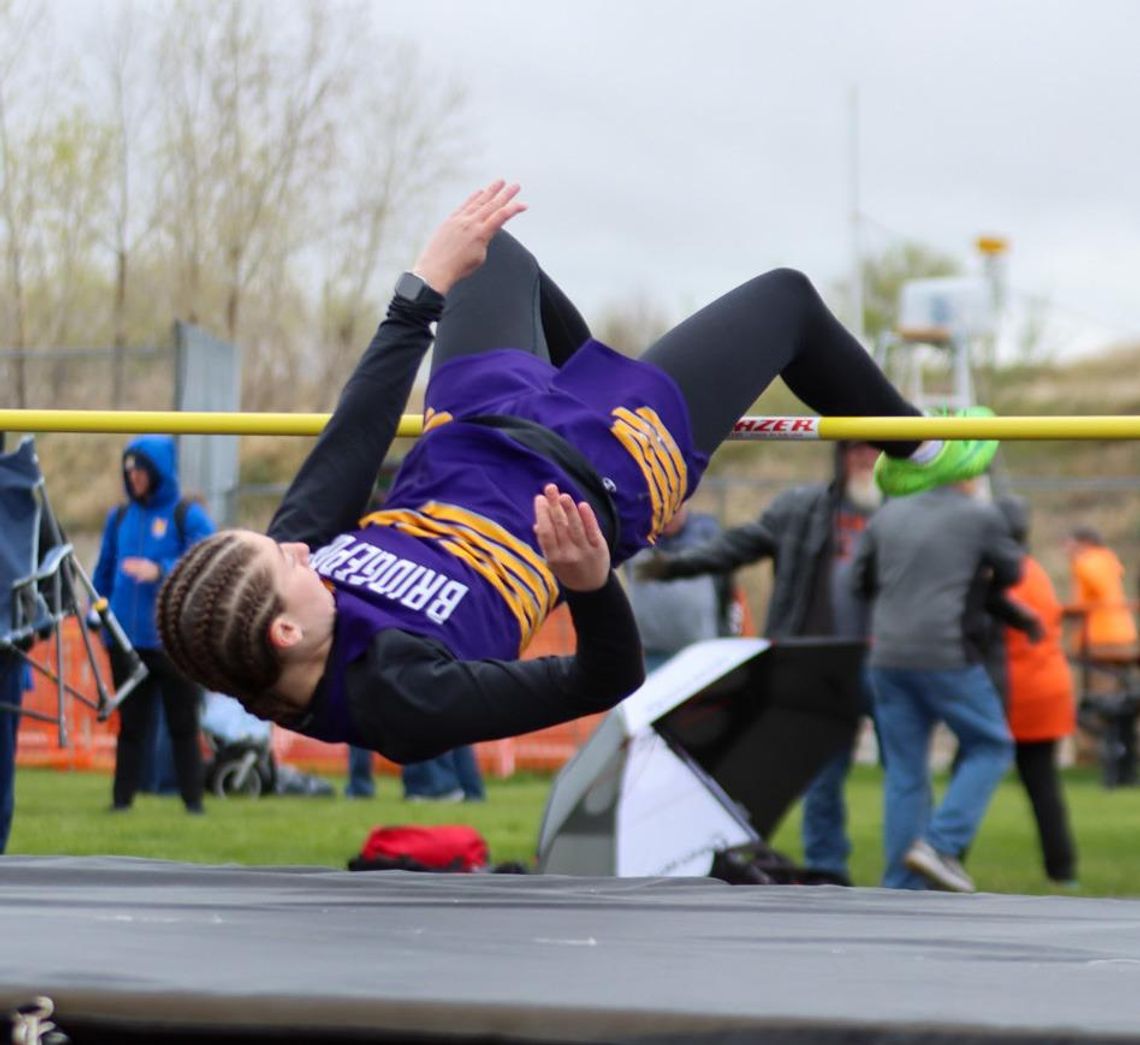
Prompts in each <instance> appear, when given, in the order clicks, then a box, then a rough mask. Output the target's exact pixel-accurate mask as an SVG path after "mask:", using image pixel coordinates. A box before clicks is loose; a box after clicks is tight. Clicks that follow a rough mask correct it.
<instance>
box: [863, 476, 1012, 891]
mask: <svg viewBox="0 0 1140 1045" xmlns="http://www.w3.org/2000/svg"><path fill="white" fill-rule="evenodd" d="M975 492H976V480H971V481H970V482H965V483H957V484H954V485H952V486H945V487H941V488H938V489H935V490H931V491H929V492H926V493H920V494H916V495H913V496H910V497H904V498H900V499H898V500H894V501H891V502H889V503H888V504H887V505H886V506H885V507H884V508H883V509H882V511H880V512H879V513H878V514H877V515H876V516H875V518H874V519H873V520H872V521H871V524H870V525H869V526H868V528H867V532H866V534H865V535H864V538H863V543H862V545H861V546H860V549H859V552H858V554H857V556H856V560H855V567H854V571H853V572H854V580H855V583H856V586H857V590H858V591H859V592H861V593H862V594H863V595H864V596H865V597H868V598H872V599H873V608H872V615H871V654H870V669H871V670H870V677H871V687H872V689H873V691H874V695H875V719H876V722H877V724H878V727H879V737H880V740H881V743H882V745H883V749H884V758H885V762H886V789H885V795H884V847H885V850H886V871H885V873H884V876H883V885H885V886H887V887H889V888H900V889H922V888H927V887H929V886H931V885H933V886H935V887H937V888H942V889H949V890H952V891H955V892H973V891H974V883H973V881H972V880H971V878H970V876H969V875H968V874H967V873H966V872H965V870H964V869H963V868H962V865H961V863H960V862H959V857H960V856H961V854H962V853H963V851H964V850H965V849H966V848H967V847H968V846H969V844H970V842H971V841H972V839H973V837H974V835H975V833H976V832H977V829H978V827H979V826H980V824H981V821H982V817H983V816H984V815H985V811H986V808H987V807H988V805H989V802H990V798H991V797H992V796H993V792H994V789H995V788H996V787H997V785H998V782H999V781H1000V780H1001V777H1002V775H1003V774H1004V773H1005V771H1006V769H1007V767H1008V766H1009V764H1010V761H1011V759H1012V755H1013V743H1012V740H1011V738H1010V734H1009V727H1008V726H1007V725H1006V721H1005V715H1004V712H1003V710H1002V706H1001V700H1000V698H999V697H998V694H997V691H996V690H995V689H994V686H993V683H992V682H991V681H990V678H989V676H988V674H987V673H986V670H985V668H984V667H983V665H982V663H981V659H982V652H981V651H980V650H979V649H978V648H977V645H976V642H975V636H973V635H972V634H971V628H970V622H971V621H975V620H977V619H978V618H979V617H980V616H981V614H980V612H979V611H980V609H981V607H982V606H983V605H984V604H985V603H986V601H987V598H988V595H989V593H990V591H991V590H993V589H997V590H1004V589H1005V588H1007V587H1009V586H1010V585H1012V584H1014V583H1015V582H1016V581H1017V580H1018V578H1019V576H1020V574H1021V562H1022V554H1023V552H1022V549H1021V547H1020V546H1019V545H1018V544H1017V542H1016V541H1015V540H1014V539H1013V537H1012V535H1011V534H1010V532H1009V528H1008V526H1007V524H1006V522H1005V519H1004V518H1003V516H1002V514H1001V512H1000V511H998V509H997V508H996V507H994V506H993V505H992V504H985V503H981V502H980V501H978V500H976V499H975V497H974V494H975ZM940 721H941V722H945V723H946V725H947V726H949V728H950V730H951V732H952V733H954V735H955V736H956V737H957V740H958V746H959V761H958V766H957V770H956V772H955V773H954V775H953V777H952V779H951V781H950V783H949V786H948V787H947V790H946V794H945V796H944V798H943V801H942V803H941V805H939V806H938V808H937V809H934V810H933V811H932V809H931V792H930V772H929V767H928V757H929V749H930V739H931V735H932V733H933V731H934V727H935V725H936V724H937V723H938V722H940Z"/></svg>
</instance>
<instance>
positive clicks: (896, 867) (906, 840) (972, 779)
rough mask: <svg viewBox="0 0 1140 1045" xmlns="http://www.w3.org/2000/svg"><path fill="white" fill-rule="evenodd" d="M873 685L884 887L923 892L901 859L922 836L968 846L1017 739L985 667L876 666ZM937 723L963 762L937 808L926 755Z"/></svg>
mask: <svg viewBox="0 0 1140 1045" xmlns="http://www.w3.org/2000/svg"><path fill="white" fill-rule="evenodd" d="M871 686H872V688H873V689H874V692H875V718H876V720H877V722H878V726H879V737H880V738H881V741H882V744H883V751H884V755H885V758H886V787H885V790H884V795H883V803H884V809H883V844H884V849H885V855H886V870H885V872H884V874H883V885H885V886H887V887H888V888H891V889H924V888H926V885H927V883H926V880H925V879H924V878H922V877H921V876H920V875H917V874H915V873H914V872H912V871H909V870H908V869H907V868H906V867H905V866H904V864H903V856H904V855H905V854H906V851H907V850H908V849H909V848H910V846H911V845H912V844H913V843H914V842H915V841H916V840H918V839H920V838H921V839H924V840H925V841H927V842H929V843H930V845H931V846H932V847H933V848H934V849H935V850H937V851H938V852H940V853H945V854H947V855H948V856H954V857H957V856H960V855H961V854H962V853H963V852H964V851H965V849H966V848H967V847H968V846H969V845H970V843H971V841H973V838H974V835H975V834H976V833H977V830H978V827H979V826H980V825H981V822H982V817H983V816H984V815H985V812H986V808H987V807H988V806H989V803H990V799H991V798H992V797H993V793H994V790H995V789H996V788H997V786H998V783H999V782H1000V781H1001V778H1002V775H1003V774H1004V773H1005V771H1006V769H1008V768H1009V765H1010V763H1011V762H1012V760H1013V740H1012V739H1011V737H1010V734H1009V727H1008V726H1007V725H1006V721H1005V714H1004V712H1003V711H1002V706H1001V699H1000V698H999V697H998V695H997V691H996V690H995V689H994V687H993V683H992V682H991V681H990V677H989V675H987V674H986V671H985V669H984V668H983V667H982V666H981V665H980V664H975V665H973V666H971V667H968V668H955V669H952V670H947V671H913V670H908V669H902V668H872V669H871ZM940 721H941V722H945V723H946V725H947V726H949V728H950V731H951V732H952V733H953V734H954V736H955V737H957V739H958V750H959V752H960V760H959V765H958V770H957V772H955V773H954V775H953V777H952V778H951V780H950V783H949V785H948V786H947V788H946V794H945V796H944V797H943V799H942V804H941V805H939V806H938V808H937V809H934V810H932V809H931V805H932V801H931V788H930V770H929V766H928V757H929V753H930V738H931V735H932V733H933V732H934V727H935V725H936V724H937V723H938V722H940Z"/></svg>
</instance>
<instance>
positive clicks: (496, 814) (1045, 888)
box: [8, 767, 1140, 896]
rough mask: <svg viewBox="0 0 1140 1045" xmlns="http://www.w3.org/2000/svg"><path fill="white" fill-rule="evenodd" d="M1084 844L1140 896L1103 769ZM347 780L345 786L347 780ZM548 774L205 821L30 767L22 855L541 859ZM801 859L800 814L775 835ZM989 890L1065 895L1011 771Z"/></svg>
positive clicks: (984, 855)
mask: <svg viewBox="0 0 1140 1045" xmlns="http://www.w3.org/2000/svg"><path fill="white" fill-rule="evenodd" d="M1065 780H1066V785H1067V795H1068V800H1069V805H1070V812H1071V814H1072V819H1073V823H1074V826H1075V830H1076V835H1077V841H1078V845H1079V849H1080V889H1079V894H1081V895H1086V896H1140V846H1138V845H1137V839H1138V838H1140V788H1132V789H1120V790H1114V791H1105V790H1104V789H1102V788H1101V786H1100V784H1099V782H1098V780H1097V777H1096V774H1095V772H1094V771H1092V770H1083V769H1081V770H1070V771H1068V772H1067V773H1066V775H1065ZM337 783H338V785H340V784H342V783H343V781H337ZM549 787H550V781H549V779H548V778H544V777H534V776H519V777H515V778H513V779H511V780H505V781H497V780H489V781H488V787H487V793H488V799H487V801H486V802H485V803H475V804H471V803H465V804H460V805H435V804H408V803H405V802H403V801H402V800H401V799H400V798H399V797H398V795H399V785H398V782H397V781H395V780H393V779H391V778H387V777H381V778H380V780H379V795H378V797H377V798H375V799H371V800H353V801H350V800H348V799H345V798H342V797H339V796H338V797H336V798H299V797H297V798H294V797H288V798H262V799H257V800H242V799H229V800H226V801H222V800H215V801H212V802H209V803H208V813H207V815H206V816H204V817H192V816H188V815H186V814H185V813H184V812H183V810H182V806H181V804H180V803H179V801H178V800H177V799H176V798H155V797H151V796H147V795H142V796H140V797H139V800H138V802H137V803H136V806H135V808H134V809H133V810H132V811H131V812H130V813H126V814H122V813H119V814H113V813H110V812H108V811H107V807H108V805H109V802H110V779H109V777H107V776H104V775H99V774H88V773H58V772H52V771H47V770H30V769H25V770H21V771H20V772H19V773H18V775H17V781H16V803H17V804H16V820H15V823H14V826H13V829H12V837H11V840H10V843H9V846H8V852H9V853H10V854H20V853H24V854H28V853H36V854H74V855H80V854H83V855H89V854H116V855H122V856H140V857H154V858H160V859H168V860H185V861H192V862H198V863H211V864H224V863H238V864H276V865H294V866H295V865H320V866H327V867H343V866H344V864H345V861H346V860H347V859H348V858H349V857H350V856H351V855H352V854H353V853H354V852H355V851H356V850H357V849H358V848H359V846H360V844H361V842H362V841H363V839H364V837H365V835H366V834H367V832H368V831H369V829H370V828H372V827H373V826H376V825H379V824H404V823H432V824H438V823H469V824H471V825H472V826H474V827H476V828H478V829H479V830H480V831H481V832H482V833H483V834H484V836H485V837H486V838H487V841H488V842H489V844H490V847H491V855H492V857H493V859H495V860H496V861H500V860H522V861H529V860H530V859H531V858H532V857H533V854H534V846H535V840H536V838H537V834H538V824H539V819H540V818H541V816H542V809H543V805H544V803H545V801H546V795H547V791H548V790H549ZM881 794H882V791H881V776H880V773H879V771H878V770H877V769H875V768H872V767H857V768H856V770H855V772H854V773H853V774H852V777H851V780H850V782H849V785H848V798H849V803H850V815H851V836H852V841H853V843H854V846H855V853H854V856H853V859H852V873H853V877H854V879H855V882H856V884H858V885H875V884H876V883H877V882H878V877H879V873H880V871H881V868H882V861H881V856H880V838H881V825H882V809H881ZM773 841H774V844H775V845H776V847H777V848H779V849H781V850H782V851H783V852H786V853H787V854H788V855H790V856H793V857H798V856H799V851H800V848H799V812H798V809H797V810H794V811H793V813H792V815H791V816H789V817H788V819H787V821H786V822H785V823H784V824H783V825H782V826H781V828H780V830H779V831H778V832H777V834H776V837H775V838H774V839H773ZM969 868H970V871H971V873H972V874H973V875H974V877H975V879H976V880H977V882H978V885H979V888H981V889H984V890H986V891H993V892H1016V893H1045V892H1051V891H1055V890H1054V889H1053V888H1052V887H1051V886H1050V884H1049V883H1048V881H1047V880H1046V879H1045V877H1044V874H1043V872H1042V870H1041V867H1040V858H1039V855H1038V852H1037V841H1036V837H1035V834H1034V828H1033V823H1032V819H1031V817H1030V813H1029V807H1028V803H1027V801H1026V798H1025V796H1024V793H1023V792H1022V791H1021V789H1020V787H1019V786H1018V784H1017V783H1016V781H1015V780H1013V779H1012V778H1010V779H1007V780H1006V781H1005V783H1004V784H1003V785H1002V787H1001V788H1000V790H999V792H998V794H997V796H996V797H995V799H994V802H993V805H992V806H991V807H990V811H989V814H988V816H987V818H986V822H985V825H984V827H983V829H982V832H981V834H980V835H979V837H978V839H977V842H976V843H975V845H974V848H973V850H972V852H971V854H970V860H969Z"/></svg>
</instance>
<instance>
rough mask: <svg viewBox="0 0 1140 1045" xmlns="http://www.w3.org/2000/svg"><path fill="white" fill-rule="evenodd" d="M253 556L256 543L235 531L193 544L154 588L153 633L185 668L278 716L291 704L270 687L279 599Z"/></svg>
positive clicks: (277, 666)
mask: <svg viewBox="0 0 1140 1045" xmlns="http://www.w3.org/2000/svg"><path fill="white" fill-rule="evenodd" d="M256 558H257V548H256V546H255V545H253V544H251V543H250V542H249V541H246V540H243V539H242V537H241V535H240V534H239V533H237V532H235V531H233V530H227V531H223V532H221V533H216V534H214V535H213V536H211V537H208V538H206V540H204V541H200V542H199V543H198V544H195V545H194V547H192V548H191V549H190V550H189V551H188V552H187V553H186V554H185V555H184V556H183V557H182V558H181V559H180V560H179V562H178V564H177V565H176V566H175V567H174V569H173V570H171V571H170V574H169V575H168V576H167V578H166V580H165V581H164V582H163V585H162V588H161V589H160V590H159V593H158V605H157V619H158V631H159V635H160V636H161V638H162V645H163V647H164V648H165V650H166V652H167V654H168V655H169V656H170V659H171V660H173V661H174V663H175V665H176V666H177V667H178V670H179V671H181V672H182V673H183V674H185V675H187V676H189V677H190V678H192V679H194V680H195V681H197V682H200V683H201V684H202V685H203V686H205V687H206V688H207V689H210V690H216V691H218V692H221V693H229V694H231V695H232V696H234V697H237V699H238V700H240V701H241V703H242V704H243V705H244V706H245V707H246V709H247V710H248V711H250V712H252V713H253V714H255V715H259V716H260V717H262V718H269V719H276V718H280V717H282V716H284V715H286V714H288V713H289V712H290V711H295V710H296V709H295V708H290V707H288V706H287V705H286V704H285V702H284V701H282V700H281V699H280V698H279V697H278V696H277V695H276V694H275V693H274V686H275V685H276V683H277V680H278V678H279V677H280V675H281V661H280V658H279V656H278V654H277V651H276V650H275V649H274V648H273V646H272V644H271V643H270V641H269V625H270V623H271V622H272V621H273V619H274V617H276V616H277V615H278V614H279V613H281V612H282V611H283V610H284V604H283V603H282V601H281V596H280V595H278V593H277V590H276V588H275V586H274V582H273V577H272V575H271V574H270V571H269V569H268V568H267V567H265V566H263V565H262V564H260V563H258V562H256V561H255V560H256Z"/></svg>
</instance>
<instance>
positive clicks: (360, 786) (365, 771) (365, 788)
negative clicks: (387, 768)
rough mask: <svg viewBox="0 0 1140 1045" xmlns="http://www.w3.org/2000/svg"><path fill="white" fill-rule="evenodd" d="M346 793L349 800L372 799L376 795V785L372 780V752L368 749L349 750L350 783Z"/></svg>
mask: <svg viewBox="0 0 1140 1045" xmlns="http://www.w3.org/2000/svg"><path fill="white" fill-rule="evenodd" d="M344 793H345V794H346V795H348V797H349V798H371V797H372V796H373V795H374V794H376V783H375V782H374V781H373V779H372V752H371V751H369V750H368V749H367V748H363V747H353V746H352V745H351V744H350V745H349V748H348V783H347V784H346V785H345V788H344Z"/></svg>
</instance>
